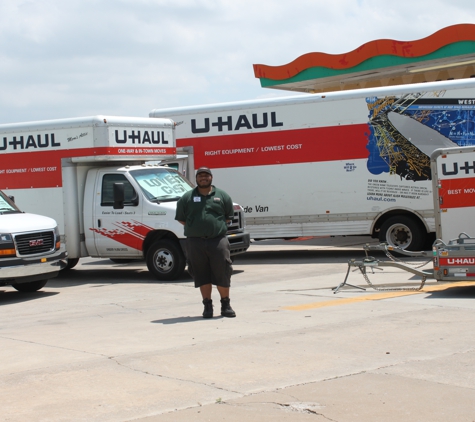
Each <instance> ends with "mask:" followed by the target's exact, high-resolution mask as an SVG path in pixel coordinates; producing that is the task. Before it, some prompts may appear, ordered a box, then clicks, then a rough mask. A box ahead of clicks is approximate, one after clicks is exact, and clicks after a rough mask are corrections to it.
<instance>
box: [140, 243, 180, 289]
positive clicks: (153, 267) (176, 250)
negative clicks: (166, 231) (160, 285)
mask: <svg viewBox="0 0 475 422" xmlns="http://www.w3.org/2000/svg"><path fill="white" fill-rule="evenodd" d="M146 261H147V268H148V270H149V271H150V272H151V273H152V274H153V275H154V276H155V278H156V279H157V280H160V281H171V280H175V279H177V278H178V277H180V276H181V275H182V274H183V271H184V270H185V265H186V260H185V255H184V254H183V251H182V250H181V248H180V245H179V244H178V243H177V242H174V241H173V240H170V239H160V240H158V241H157V242H155V243H154V244H153V245H152V246H151V247H150V249H149V250H148V252H147V257H146Z"/></svg>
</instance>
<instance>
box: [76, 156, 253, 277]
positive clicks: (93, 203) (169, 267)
mask: <svg viewBox="0 0 475 422" xmlns="http://www.w3.org/2000/svg"><path fill="white" fill-rule="evenodd" d="M191 189H193V185H192V184H191V183H190V182H189V181H188V180H187V179H186V178H184V177H183V176H182V175H181V174H180V173H179V172H178V171H177V170H175V169H173V168H171V167H165V166H160V165H151V164H143V165H135V166H124V167H118V168H116V167H114V168H112V167H105V168H91V169H90V170H89V171H88V173H87V178H86V185H85V192H86V194H85V195H84V227H85V246H86V249H87V251H88V254H89V255H90V256H96V257H111V256H113V257H114V259H115V260H120V259H125V260H128V259H141V258H145V260H146V263H147V267H148V269H149V271H150V272H151V273H152V274H153V275H154V276H155V277H156V278H157V279H160V280H173V279H175V278H177V277H179V276H180V275H181V274H182V272H183V270H184V268H185V264H186V258H185V254H184V252H183V251H184V249H185V248H183V247H182V244H181V242H182V240H183V226H182V225H181V224H180V223H179V222H178V221H176V220H175V219H174V217H175V209H176V203H177V201H178V200H179V199H180V197H181V196H182V195H183V194H184V193H185V192H187V191H189V190H191ZM88 192H89V193H88ZM234 208H235V216H234V219H233V221H232V222H231V223H230V224H229V230H228V240H229V242H230V246H231V254H232V255H235V254H237V253H241V252H244V251H245V250H247V248H248V247H249V234H247V233H245V231H244V219H243V210H242V208H241V207H240V206H239V205H237V204H235V207H234Z"/></svg>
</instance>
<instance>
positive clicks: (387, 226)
mask: <svg viewBox="0 0 475 422" xmlns="http://www.w3.org/2000/svg"><path fill="white" fill-rule="evenodd" d="M425 239H426V233H425V232H424V230H423V229H422V227H421V225H420V224H418V223H417V222H416V221H414V220H413V219H412V218H410V217H407V216H404V215H401V216H396V217H391V218H388V219H387V220H386V221H385V222H384V223H383V224H382V226H381V230H380V231H379V241H380V242H386V243H387V244H388V245H389V246H393V247H398V248H401V249H407V250H408V251H420V250H422V247H423V245H424V242H425Z"/></svg>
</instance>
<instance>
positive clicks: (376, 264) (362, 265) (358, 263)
mask: <svg viewBox="0 0 475 422" xmlns="http://www.w3.org/2000/svg"><path fill="white" fill-rule="evenodd" d="M363 249H364V251H365V254H366V257H365V258H364V259H362V260H356V259H351V260H350V261H348V270H347V272H346V276H345V279H344V280H343V282H342V283H340V284H339V285H338V286H337V287H334V288H333V289H332V290H333V293H334V294H335V293H338V291H339V290H340V289H341V288H343V287H353V288H357V289H361V290H366V289H365V288H364V287H360V286H355V285H353V284H349V283H348V276H349V274H350V270H351V268H352V267H356V268H357V269H359V270H360V272H361V274H362V275H363V278H364V279H365V281H366V283H367V284H368V285H369V286H370V287H371V288H372V289H374V290H377V291H419V290H421V289H422V288H423V287H424V284H425V282H426V280H427V278H433V277H434V272H433V270H432V269H431V270H419V269H418V268H420V267H422V266H424V265H426V264H428V263H429V262H430V259H429V261H427V262H424V263H423V264H421V265H418V266H417V267H414V266H412V265H410V264H407V263H405V262H402V261H401V260H398V259H397V258H395V257H394V256H393V255H391V253H390V252H392V251H395V252H398V253H402V254H403V255H406V256H411V257H424V258H427V257H429V256H430V254H431V253H430V252H428V251H420V252H411V251H404V250H402V249H398V248H394V247H390V246H388V245H387V244H385V243H382V244H380V245H369V244H366V245H364V246H363ZM369 251H383V252H385V254H386V256H387V257H388V258H389V259H390V261H381V260H379V259H376V258H375V257H373V256H370V255H368V252H369ZM382 267H394V268H399V269H402V270H404V271H408V272H410V273H412V274H415V275H417V276H419V277H421V284H420V286H419V287H377V286H375V285H374V284H373V283H372V282H371V280H370V279H369V277H368V272H367V268H370V269H371V272H372V273H373V274H374V270H375V269H378V270H383V268H382Z"/></svg>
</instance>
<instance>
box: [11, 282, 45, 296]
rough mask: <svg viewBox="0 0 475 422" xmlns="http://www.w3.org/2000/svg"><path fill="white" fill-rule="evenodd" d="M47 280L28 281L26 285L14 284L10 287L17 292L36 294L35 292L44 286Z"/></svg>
mask: <svg viewBox="0 0 475 422" xmlns="http://www.w3.org/2000/svg"><path fill="white" fill-rule="evenodd" d="M47 282H48V280H38V281H30V282H28V283H14V284H12V287H13V288H14V289H16V290H18V291H19V292H23V293H29V292H36V291H37V290H40V289H42V288H43V287H45V286H46V283H47Z"/></svg>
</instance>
